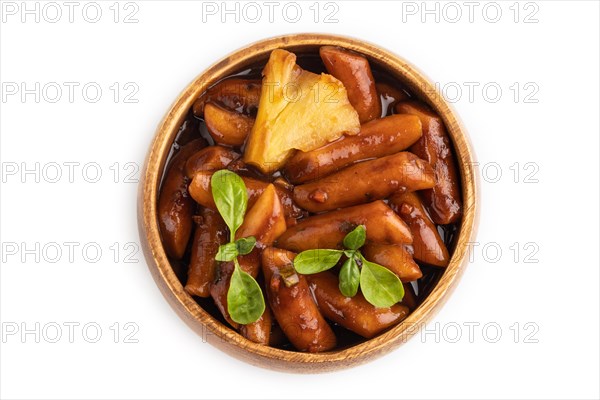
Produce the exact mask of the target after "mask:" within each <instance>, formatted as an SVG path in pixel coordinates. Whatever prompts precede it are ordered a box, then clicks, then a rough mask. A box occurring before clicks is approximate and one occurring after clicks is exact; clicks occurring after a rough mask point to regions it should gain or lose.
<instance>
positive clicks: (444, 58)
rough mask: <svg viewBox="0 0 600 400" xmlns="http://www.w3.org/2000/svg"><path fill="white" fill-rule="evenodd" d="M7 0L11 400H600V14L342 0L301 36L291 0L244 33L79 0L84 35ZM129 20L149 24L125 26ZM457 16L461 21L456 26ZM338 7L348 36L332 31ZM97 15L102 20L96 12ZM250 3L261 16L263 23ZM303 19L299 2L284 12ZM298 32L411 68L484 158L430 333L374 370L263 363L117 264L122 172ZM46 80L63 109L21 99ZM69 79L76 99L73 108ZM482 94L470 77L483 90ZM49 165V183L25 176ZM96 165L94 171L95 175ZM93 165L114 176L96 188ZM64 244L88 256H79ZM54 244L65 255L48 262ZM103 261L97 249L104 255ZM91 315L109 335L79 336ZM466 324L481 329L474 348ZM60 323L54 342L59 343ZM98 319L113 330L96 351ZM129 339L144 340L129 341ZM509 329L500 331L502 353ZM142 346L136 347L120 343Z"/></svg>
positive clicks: (195, 15)
mask: <svg viewBox="0 0 600 400" xmlns="http://www.w3.org/2000/svg"><path fill="white" fill-rule="evenodd" d="M2 3H3V4H2V7H3V8H2V10H3V15H2V18H3V21H2V25H1V27H0V34H1V39H0V49H1V50H0V57H1V61H0V74H1V77H0V78H1V81H2V84H3V87H2V89H3V91H2V95H3V98H2V103H0V106H1V111H0V114H1V115H0V120H1V126H0V127H1V144H0V148H1V160H2V172H3V176H2V190H1V218H0V220H1V223H2V225H1V236H2V237H1V241H2V267H1V270H0V271H1V288H0V296H1V307H0V311H1V321H2V340H1V342H0V346H1V348H0V352H1V364H0V367H1V372H0V388H1V389H0V395H1V397H2V398H63V399H66V398H80V399H83V398H156V399H163V398H172V399H175V398H216V397H224V398H235V397H243V398H275V397H281V398H284V397H290V398H311V397H320V398H354V397H370V398H391V397H396V398H484V397H493V398H505V397H518V398H525V397H537V398H566V397H569V398H598V397H599V396H600V393H599V382H598V376H599V364H598V363H599V348H598V339H599V329H598V319H599V309H598V308H599V306H598V304H599V298H598V289H599V274H598V267H599V259H598V242H599V240H598V239H599V237H598V236H599V235H598V219H599V215H598V204H599V202H598V182H599V176H598V170H599V166H598V149H599V143H598V139H599V124H598V123H599V121H598V110H599V107H600V104H599V97H598V96H599V90H598V88H599V80H598V74H599V58H598V55H599V54H598V52H599V48H600V44H599V30H598V29H599V28H598V27H599V22H600V21H599V5H598V3H597V2H595V1H586V2H568V4H567V2H559V1H556V2H555V1H538V2H530V3H529V4H525V3H520V4H517V5H516V6H515V5H514V2H513V1H509V2H498V3H496V5H497V8H500V9H501V11H502V15H501V16H500V18H499V21H498V22H496V23H492V22H491V20H492V19H494V18H495V17H496V14H495V9H496V5H492V6H489V7H488V8H486V11H487V14H486V13H484V12H483V9H484V6H485V4H486V3H483V2H481V3H477V5H476V8H475V9H474V13H473V15H472V22H471V21H470V20H469V8H468V5H466V4H465V3H463V2H457V3H453V5H451V6H450V7H452V8H450V7H449V6H446V3H438V4H437V7H438V10H439V13H438V17H439V22H436V20H435V19H436V15H435V14H430V15H422V12H423V11H424V7H425V6H424V5H423V4H421V2H404V3H402V2H391V1H385V2H366V1H337V2H335V3H334V6H328V8H327V9H325V4H324V3H320V4H319V5H318V8H319V9H320V11H321V12H320V14H319V15H318V17H317V22H316V23H315V21H314V19H315V14H314V8H313V9H312V10H311V9H310V8H309V7H310V6H311V5H313V4H314V2H313V1H310V2H298V4H299V6H300V8H301V10H302V15H301V17H300V19H299V21H298V22H295V23H292V22H288V21H286V19H285V18H284V16H283V15H282V8H283V4H284V3H280V5H279V6H278V8H275V13H274V15H273V22H270V21H269V16H268V8H267V6H266V5H265V4H264V3H260V2H259V5H261V7H262V10H263V16H262V19H261V20H260V21H259V22H256V23H251V22H248V21H244V15H241V16H240V21H239V22H238V23H236V22H235V21H234V18H235V16H234V15H229V16H226V18H227V21H226V23H221V15H220V14H216V15H206V14H204V18H205V21H203V6H202V3H201V2H193V1H181V2H166V1H136V2H134V6H128V8H127V9H124V7H125V5H124V3H121V4H120V5H118V8H119V9H120V11H121V13H120V14H119V16H118V20H119V22H118V23H115V22H114V20H113V18H114V17H115V14H114V9H115V8H114V7H113V9H110V8H109V7H111V5H112V4H113V3H114V2H113V1H109V2H100V7H101V9H102V11H103V13H102V17H101V18H100V21H99V22H97V23H90V22H87V21H86V20H85V19H84V18H83V17H82V8H83V6H84V5H85V4H86V3H85V2H81V3H80V4H79V6H78V7H77V8H75V13H74V15H73V18H74V21H73V22H72V23H70V22H69V17H68V8H67V6H65V5H64V4H63V3H62V2H59V3H58V5H59V7H60V9H61V10H62V13H63V15H62V19H61V20H60V21H59V22H57V23H50V22H48V21H47V19H53V18H54V17H55V10H51V9H50V8H46V13H47V14H46V15H43V14H42V15H40V21H39V23H38V22H36V21H35V15H29V16H26V21H25V22H24V23H23V22H21V11H22V10H21V7H22V5H21V2H17V3H13V5H14V4H16V5H17V7H19V10H17V11H18V12H17V14H16V15H12V11H11V10H13V9H12V8H9V9H5V7H6V6H7V3H11V2H6V1H3V2H2ZM34 3H35V2H28V5H29V7H31V8H33V7H35V4H34ZM167 3H168V4H167ZM44 4H45V3H43V2H42V3H39V5H38V7H40V13H42V11H43V6H44ZM213 4H216V5H217V6H218V7H222V6H221V3H220V2H218V3H213ZM426 6H427V7H428V8H429V9H435V7H436V5H435V3H433V2H429V3H427V5H426ZM9 7H10V6H9ZM229 7H231V8H233V7H234V5H233V3H229ZM238 7H240V12H241V11H243V9H242V4H240V5H239V6H238ZM313 7H314V6H313ZM490 7H492V8H490ZM511 7H512V8H511ZM136 9H137V12H136V14H135V15H134V16H133V18H136V19H137V20H138V22H137V23H129V24H127V23H123V19H124V17H125V15H127V14H129V13H130V12H132V11H135V10H136ZM457 9H458V10H459V11H460V12H461V13H462V18H461V19H460V20H459V21H458V22H455V23H452V22H451V21H449V20H451V19H455V17H456V10H457ZM6 10H9V11H11V12H7V13H5V11H6ZM335 10H337V12H336V13H335V15H334V16H333V17H332V18H333V19H337V22H332V23H325V22H324V19H325V15H326V14H328V13H329V12H332V11H335ZM515 10H519V11H520V12H519V15H516V14H515ZM87 11H88V12H89V14H88V17H91V18H93V17H94V13H93V9H89V8H88V9H87ZM246 11H247V14H246V17H248V18H254V14H253V13H252V14H250V12H251V11H252V12H253V10H250V9H246ZM293 11H294V10H293V9H288V12H289V15H287V16H286V17H287V18H288V19H292V18H294V13H293ZM413 12H416V14H412V13H413ZM532 13H533V15H530V16H529V18H528V20H529V21H530V22H531V23H525V21H524V20H525V19H526V16H527V15H529V14H532ZM422 17H425V19H426V20H425V22H422V21H421V18H422ZM515 18H516V19H517V22H515ZM486 19H487V20H486ZM535 20H537V22H536V21H535ZM293 32H331V33H338V34H344V35H350V36H354V37H357V38H362V39H364V40H367V41H370V42H372V43H376V44H378V45H380V46H382V47H384V48H387V49H389V50H392V51H393V52H395V53H397V54H399V55H401V56H403V57H404V58H406V59H407V60H409V61H411V62H412V63H414V64H415V65H417V66H418V67H419V68H420V69H421V70H422V71H424V72H425V73H426V74H427V75H428V76H429V77H430V78H431V79H432V80H433V81H434V82H439V83H440V87H441V88H442V89H444V88H445V89H446V95H447V96H448V97H450V98H452V100H453V102H454V106H455V108H456V110H457V111H458V113H459V114H460V116H461V118H462V119H463V121H464V123H465V125H466V127H467V129H468V131H469V132H470V135H471V139H472V143H473V145H474V148H475V150H476V153H477V156H478V159H479V161H480V163H481V165H482V166H486V168H485V169H481V172H482V179H481V202H482V204H481V210H482V212H481V223H480V227H479V234H478V236H477V242H478V243H479V245H478V246H476V247H475V250H474V252H473V254H472V257H473V260H472V263H471V264H470V265H469V267H468V269H467V271H466V273H465V275H464V278H463V280H462V281H461V283H460V285H459V287H458V289H457V290H456V291H455V293H454V295H453V296H452V297H451V299H450V300H449V301H448V303H447V304H446V306H445V307H444V308H443V310H442V311H441V312H440V313H439V314H438V315H437V317H436V318H435V319H434V320H433V321H432V322H431V324H429V325H428V327H427V329H428V332H429V333H428V334H426V335H417V336H415V337H414V338H413V339H412V340H411V341H410V342H409V343H407V344H406V345H404V346H402V347H401V348H399V349H398V350H396V351H394V352H392V353H391V354H389V355H387V356H385V357H383V358H380V359H378V360H376V361H374V362H372V363H370V364H367V365H364V366H361V367H357V368H354V369H350V370H345V371H341V372H336V373H330V374H325V375H293V374H285V373H278V372H272V371H268V370H263V369H260V368H257V367H253V366H250V365H247V364H244V363H243V362H240V361H237V360H236V359H233V358H231V357H229V356H227V355H226V354H224V353H222V352H220V351H219V350H217V349H215V348H213V347H212V346H210V345H208V344H206V343H203V342H202V340H201V338H200V337H198V336H197V335H196V334H195V333H193V332H192V331H191V330H190V329H189V328H188V327H187V326H186V325H185V324H184V323H183V322H182V321H181V320H180V319H179V318H178V317H177V316H176V314H175V313H174V312H173V311H172V309H171V308H170V307H169V305H168V304H167V302H166V301H165V300H164V298H163V297H162V295H161V294H160V292H159V290H158V289H157V287H156V285H155V283H154V282H153V280H152V278H151V276H150V273H149V271H148V269H147V266H146V263H145V261H144V259H143V256H142V255H141V252H137V253H136V254H133V257H132V258H131V259H130V260H129V261H133V262H125V261H126V260H125V256H126V255H127V254H129V253H130V252H131V251H132V249H133V251H135V246H136V245H139V236H138V232H137V219H136V191H137V183H135V180H136V179H137V177H138V176H139V173H136V174H134V175H133V179H131V180H133V181H134V182H126V181H125V176H124V174H125V173H127V172H130V171H133V172H135V170H134V169H132V168H134V167H135V165H141V164H142V162H143V159H144V157H145V154H146V151H147V149H148V146H149V143H150V141H151V139H152V136H153V134H154V130H155V128H156V126H157V124H158V123H159V121H160V119H161V118H162V116H163V114H164V113H165V112H166V111H167V109H168V107H169V106H170V104H171V102H172V101H173V100H174V99H175V97H176V96H177V95H178V93H179V92H180V90H181V89H182V88H184V87H185V85H186V84H187V83H189V82H190V81H191V80H192V79H193V78H194V77H195V76H196V75H197V74H199V73H200V72H201V71H202V70H203V69H205V68H206V67H207V66H208V65H209V64H211V63H212V62H214V61H215V60H217V59H220V58H221V57H223V56H225V55H226V54H228V53H230V52H232V51H234V50H236V49H237V48H239V47H241V46H244V45H246V44H249V43H251V42H253V41H257V40H260V39H263V38H266V37H271V36H275V35H281V34H286V33H293ZM36 82H39V83H40V88H43V87H44V85H47V84H48V83H52V82H56V83H57V84H59V85H61V86H62V88H63V97H62V98H61V99H60V100H59V101H57V102H56V103H51V102H50V101H49V100H52V99H53V98H54V97H55V92H53V91H50V90H51V89H52V87H51V86H52V85H50V86H47V92H46V93H40V99H39V102H36V99H35V95H34V94H29V95H27V96H25V98H24V99H22V98H21V93H20V92H19V93H17V94H15V95H10V94H9V92H11V93H12V89H14V87H15V86H14V85H15V84H16V85H17V86H16V87H19V85H20V84H21V83H25V84H26V85H27V88H30V89H32V88H34V87H35V83H36ZM64 82H76V83H79V85H80V86H78V87H77V88H75V90H74V99H73V102H72V103H71V102H70V101H69V98H68V90H67V87H66V86H64ZM90 82H91V83H96V84H97V85H99V86H100V87H101V88H102V90H103V92H102V96H101V98H100V99H99V101H98V102H96V103H91V102H90V101H88V100H86V99H85V98H83V97H82V91H81V88H82V87H83V86H84V85H85V84H86V83H90ZM115 82H117V83H118V86H119V88H120V93H119V95H118V97H117V102H116V103H115V99H114V95H115V92H114V88H116V87H115V86H112V85H113V84H114V83H115ZM127 83H131V85H130V86H128V87H127V88H125V84H127ZM515 83H516V84H517V85H516V86H514V85H515ZM486 84H487V86H486V88H487V92H485V93H484V92H483V90H482V88H483V87H484V85H486ZM132 85H133V86H132ZM468 85H478V86H474V91H473V93H472V97H471V98H470V96H469V90H468V89H469V86H468ZM526 85H528V86H526ZM111 86H112V87H113V90H111V89H110V87H111ZM135 87H137V88H139V91H138V92H137V93H136V94H135V95H134V96H133V97H132V99H137V100H138V102H137V103H126V102H125V101H124V100H125V95H126V94H127V93H130V92H131V91H132V88H135ZM497 87H500V88H501V90H502V94H501V95H500V96H499V97H498V98H496V97H497V95H496V92H495V88H497ZM517 87H518V88H519V92H518V94H517V93H515V92H516V88H517ZM457 88H458V89H462V95H460V96H458V95H459V94H460V93H457V91H456V89H457ZM511 88H512V89H511ZM125 89H127V90H125ZM19 90H21V88H20V87H19ZM40 90H41V89H40ZM534 92H535V93H534ZM88 95H89V96H92V97H93V96H94V93H93V91H90V92H89V93H88ZM527 95H530V96H527ZM486 96H487V97H486ZM495 100H497V101H495ZM494 101H495V102H494ZM532 101H537V102H532ZM36 162H39V163H40V164H39V168H40V172H39V176H36V174H35V173H32V174H25V175H23V174H22V172H23V169H24V168H29V169H34V168H35V165H36ZM69 162H74V163H80V164H79V165H78V166H77V165H76V166H74V167H73V168H74V176H73V182H70V181H69V176H68V172H69V170H68V167H67V166H66V165H64V163H69ZM53 163H58V165H60V166H61V168H60V172H61V173H62V177H61V179H60V180H59V181H58V182H57V183H51V182H50V181H51V180H53V179H54V178H55V175H56V172H57V169H56V164H53ZM88 163H97V164H90V165H91V167H89V166H88V169H86V171H85V174H84V173H83V171H82V167H83V166H84V165H86V164H88ZM115 163H119V164H118V165H115ZM126 163H134V164H127V165H126ZM515 163H519V164H518V166H516V165H515ZM526 163H530V164H527V165H526ZM94 166H96V167H99V168H100V171H101V173H102V177H101V178H100V180H99V181H98V182H97V183H89V182H87V181H86V179H88V180H90V179H93V178H94V176H95V172H96V169H94V168H93V167H94ZM111 166H112V169H111ZM511 166H512V169H511ZM15 168H17V170H15ZM115 171H119V172H120V174H119V176H117V177H115ZM516 171H519V172H520V173H519V174H518V176H517V175H516V174H515V172H516ZM13 172H15V174H14V175H12V173H13ZM497 173H501V174H502V175H501V176H499V177H497ZM36 180H39V182H36ZM115 180H116V181H117V182H116V183H115ZM515 181H516V182H515ZM536 181H537V182H536ZM65 242H77V243H78V244H77V245H73V246H75V247H74V254H73V259H72V260H70V259H69V254H68V247H67V246H68V245H65V244H64V243H65ZM130 242H131V243H133V245H131V244H129V245H128V243H130ZM36 243H37V246H39V251H37V252H36V250H35V248H36V247H35V246H36ZM114 243H117V246H116V247H114V245H113V244H114ZM515 243H517V245H515ZM86 244H87V245H88V246H87V247H86V249H87V252H86V253H85V254H82V248H83V247H84V245H86ZM111 246H113V247H111ZM125 246H129V247H128V248H127V247H125ZM484 246H485V249H486V251H483V250H482V249H483V248H484ZM57 247H58V248H60V249H61V250H62V257H60V259H58V260H57V261H56V262H52V261H54V258H57V257H58V256H57V253H56V249H57ZM96 247H100V248H101V250H102V255H101V257H100V260H99V261H97V262H91V261H93V260H92V259H91V258H94V257H95V254H94V251H93V250H94V249H95V248H96ZM25 248H26V249H34V250H33V252H32V253H31V254H29V253H27V252H25V251H24V249H25ZM116 248H119V249H120V251H119V253H118V254H116V252H115V250H116ZM498 248H499V249H501V251H502V253H501V254H497V252H496V250H497V249H498ZM44 249H45V250H44ZM517 249H519V251H518V252H517ZM36 256H38V257H39V260H36ZM84 256H86V257H87V259H86V258H85V257H84ZM23 257H24V260H22V258H23ZM115 257H116V260H115ZM136 260H137V261H136ZM23 261H24V262H23ZM115 261H116V262H115ZM535 261H537V262H535ZM70 322H73V323H78V324H80V325H79V326H75V327H74V336H73V338H72V342H73V343H71V342H70V340H69V330H68V327H67V326H66V325H65V324H66V323H67V324H68V323H70ZM127 322H131V323H133V324H135V325H128V326H127V327H126V326H125V324H126V323H127ZM36 323H39V324H40V325H39V327H40V328H39V333H40V337H39V338H36V335H35V334H34V333H29V334H26V335H25V336H22V335H21V334H22V330H23V329H30V330H33V331H34V332H35V330H36V329H35V326H36V325H35V324H36ZM86 323H93V324H97V325H90V326H92V328H90V329H89V330H88V331H87V336H86V335H84V334H83V333H82V327H83V325H84V324H86ZM115 323H119V326H118V332H119V333H120V335H119V337H118V338H115V336H114V335H115V330H117V326H116V325H114V324H115ZM469 323H474V324H479V325H478V326H474V331H473V334H472V335H471V337H469V328H468V325H465V324H469ZM528 323H529V324H528ZM56 324H58V326H60V327H62V328H61V329H62V337H61V338H60V339H59V340H58V342H57V343H51V341H52V339H54V338H55V336H56V329H55V328H56ZM436 324H437V325H436ZM485 324H488V325H487V329H486V330H483V329H482V328H483V326H484V325H485ZM515 324H518V325H515ZM526 324H527V325H526ZM94 326H99V327H100V328H101V329H102V336H101V337H100V339H99V340H98V342H97V343H89V342H88V340H89V339H90V338H91V339H93V338H94V336H95V331H94V329H93V327H94ZM135 326H137V327H138V328H139V330H138V331H137V332H136V333H135V334H134V335H133V337H130V338H129V340H126V339H125V334H127V333H132V332H133V329H134V327H135ZM111 327H112V329H111ZM497 328H500V329H501V336H500V337H499V338H498V339H497V341H495V340H494V339H496V334H497V332H496V330H497ZM15 329H18V331H17V332H16V333H14V334H10V332H13V331H14V330H15ZM435 332H437V337H436V333H435ZM516 333H519V335H518V336H515V334H516ZM457 334H461V335H462V336H460V337H459V338H457ZM115 339H116V342H117V343H115ZM131 339H133V341H135V340H137V343H126V342H128V341H132V340H131ZM38 341H39V343H38ZM453 341H456V343H452V342H453ZM494 341H495V343H494Z"/></svg>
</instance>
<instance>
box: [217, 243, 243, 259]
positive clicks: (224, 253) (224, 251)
mask: <svg viewBox="0 0 600 400" xmlns="http://www.w3.org/2000/svg"><path fill="white" fill-rule="evenodd" d="M237 255H238V249H237V247H236V245H235V243H226V244H222V245H220V246H219V250H218V251H217V255H216V256H215V260H217V261H231V260H233V259H234V258H236V257H237Z"/></svg>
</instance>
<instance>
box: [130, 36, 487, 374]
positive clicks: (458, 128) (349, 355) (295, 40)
mask: <svg viewBox="0 0 600 400" xmlns="http://www.w3.org/2000/svg"><path fill="white" fill-rule="evenodd" d="M323 45H333V46H341V47H344V48H347V49H350V50H354V51H357V52H360V53H362V54H364V55H365V56H367V58H368V59H369V60H370V61H375V62H376V63H378V64H381V65H384V66H385V67H386V68H387V69H388V71H389V72H392V73H393V74H394V75H396V77H397V78H398V79H400V80H401V81H402V83H405V84H407V86H408V87H409V89H410V90H411V91H412V93H414V94H416V95H417V97H419V98H420V99H421V100H423V101H425V102H426V103H427V104H429V106H431V107H432V108H433V109H434V110H435V111H436V113H437V114H438V115H440V117H441V118H442V119H443V121H444V123H445V125H446V128H447V131H448V134H449V136H450V139H451V140H452V143H453V146H454V152H455V156H456V158H457V160H456V161H457V166H458V169H459V172H460V177H461V187H462V196H463V209H464V212H463V216H462V221H461V224H460V228H459V231H458V240H457V243H456V247H455V250H454V252H453V254H452V257H451V260H450V263H449V265H448V267H446V270H445V272H444V273H443V275H442V276H441V277H440V280H439V281H438V283H437V284H436V286H435V287H434V288H433V289H432V291H431V293H430V294H429V295H428V296H427V298H426V299H425V300H424V301H423V302H422V303H421V304H420V305H419V306H418V307H417V308H416V309H415V310H414V311H413V312H412V313H410V314H409V316H408V317H407V318H406V319H405V320H404V321H402V322H400V323H399V324H398V325H396V326H394V327H392V328H391V329H389V330H387V331H386V332H384V333H382V334H380V335H378V336H376V337H374V338H372V339H368V340H365V341H364V342H361V343H359V344H356V345H354V346H351V347H349V348H345V349H341V350H335V351H330V352H324V353H316V354H312V353H302V352H296V351H290V350H282V349H277V348H273V347H269V346H264V345H260V344H257V343H254V342H252V341H250V340H248V339H246V338H244V337H242V336H241V335H240V334H238V333H237V332H236V331H234V330H232V329H231V328H229V327H228V326H226V325H224V324H222V323H221V322H220V321H218V320H216V319H215V318H214V317H212V316H211V315H210V314H209V313H208V312H206V311H204V309H203V308H202V307H201V306H200V305H199V304H198V303H196V301H195V300H194V299H193V298H192V296H191V295H189V294H188V293H187V292H186V291H185V290H184V288H183V286H182V284H181V283H180V282H179V280H178V278H177V276H176V275H175V272H174V270H173V268H172V266H171V264H170V262H169V260H168V258H167V255H166V253H165V251H164V249H163V247H162V242H161V239H160V232H159V227H158V218H157V203H158V190H159V186H160V182H161V179H162V175H163V172H164V167H165V163H166V160H167V158H168V155H169V153H170V149H171V145H172V142H173V140H174V139H175V135H176V134H177V132H178V129H179V127H180V125H181V123H182V122H183V120H184V118H185V117H186V115H187V112H188V110H189V109H190V107H191V105H192V104H193V101H194V100H195V99H196V98H197V97H198V96H199V95H200V94H201V93H202V92H204V90H206V89H207V88H208V87H210V86H211V85H212V84H214V83H215V82H217V81H218V80H219V79H222V78H223V77H225V76H227V75H231V74H232V73H234V72H236V71H239V69H240V68H241V67H242V66H246V65H249V64H252V63H253V62H255V61H257V60H258V59H260V58H264V57H265V55H268V54H269V53H270V52H271V51H272V50H274V49H277V48H286V49H291V50H293V49H294V48H303V47H304V48H307V47H317V46H323ZM475 165H476V158H475V154H474V151H473V149H472V146H471V144H470V140H469V137H468V134H467V132H466V130H465V128H464V127H463V125H462V123H461V121H460V119H459V118H458V116H457V114H456V112H455V111H454V109H453V108H452V107H451V105H450V104H449V103H448V102H447V101H446V100H445V99H444V98H443V96H442V95H441V93H440V92H439V91H438V90H437V89H436V87H435V86H434V85H432V84H431V81H430V80H429V79H428V78H427V77H426V76H425V75H424V74H423V73H422V72H420V71H419V70H418V69H417V68H416V67H415V66H413V65H412V64H410V63H409V62H407V61H406V60H404V59H403V58H401V57H399V56H397V55H396V54H394V53H392V52H390V51H388V50H386V49H384V48H382V47H380V46H377V45H374V44H371V43H369V42H366V41H364V40H362V39H355V38H352V37H348V36H340V35H332V34H321V33H299V34H290V35H285V36H278V37H272V38H267V39H263V40H260V41H257V42H254V43H252V44H249V45H247V46H244V47H242V48H241V49H239V50H236V51H234V52H233V53H231V54H229V55H227V56H225V57H224V58H222V59H221V60H219V61H217V62H216V63H214V64H212V65H211V66H209V67H208V68H207V69H206V70H204V71H203V72H202V73H200V74H199V75H198V76H196V78H194V80H193V81H192V82H191V83H190V84H188V85H187V86H186V87H185V89H184V90H183V91H182V92H181V94H180V95H179V96H178V97H177V99H176V100H175V101H174V103H173V104H172V106H171V107H170V108H169V111H168V112H167V113H166V115H165V117H164V118H163V120H162V121H161V123H160V124H159V126H158V128H157V130H156V133H155V136H154V139H153V140H152V143H151V146H150V149H149V151H148V154H147V157H146V160H145V165H144V168H143V173H142V175H141V179H140V184H139V193H138V227H139V234H140V241H141V243H142V248H143V250H144V255H145V258H146V261H147V264H148V267H149V269H150V271H151V273H152V276H153V277H154V280H155V281H156V283H157V285H158V286H159V288H160V289H161V292H162V293H163V295H164V296H165V298H166V299H167V300H168V302H169V303H170V305H171V306H172V307H173V308H174V309H175V311H176V312H177V313H178V314H179V315H180V317H181V318H182V319H183V320H184V321H185V322H186V323H187V324H188V325H189V326H190V327H191V328H193V329H194V330H195V331H196V332H197V333H198V334H200V335H201V336H202V341H203V342H209V343H211V344H213V345H215V346H216V347H218V348H220V349H221V350H224V351H225V352H227V353H228V354H230V355H233V356H235V357H237V358H239V359H242V360H244V361H247V362H249V363H251V364H254V365H258V366H261V367H265V368H269V369H275V370H282V371H294V372H305V373H314V372H323V371H331V370H334V369H339V368H347V367H351V366H354V365H358V364H360V363H364V362H366V361H369V360H372V359H373V358H375V357H377V356H380V355H382V354H384V353H387V352H389V351H391V350H393V349H395V348H397V347H398V346H400V345H401V344H403V343H405V342H406V341H407V340H408V339H409V338H411V337H412V336H413V335H415V334H416V333H417V332H418V331H419V330H420V329H421V328H422V327H423V326H424V324H425V323H427V322H428V321H429V320H430V319H431V318H432V317H433V316H434V315H435V314H436V313H437V312H438V311H439V309H440V308H441V307H442V305H443V304H444V303H445V301H446V300H447V299H448V298H449V296H450V294H451V293H452V291H453V290H454V289H455V287H456V284H457V283H458V281H459V279H460V277H461V275H462V273H463V272H464V270H465V267H466V265H467V257H466V255H467V250H468V248H469V247H468V245H469V242H472V241H473V239H474V237H475V234H476V230H477V224H478V216H479V215H478V211H479V210H478V205H479V198H478V192H479V189H478V188H479V182H478V175H477V174H476V173H475V172H474V167H475Z"/></svg>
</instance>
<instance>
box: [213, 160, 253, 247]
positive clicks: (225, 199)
mask: <svg viewBox="0 0 600 400" xmlns="http://www.w3.org/2000/svg"><path fill="white" fill-rule="evenodd" d="M210 185H211V191H212V195H213V199H214V201H215V204H216V206H217V209H218V210H219V214H221V217H223V220H224V221H225V223H226V224H227V226H228V227H229V231H230V235H231V238H234V237H235V232H236V231H237V230H238V228H239V227H240V225H242V222H243V221H244V215H245V214H246V207H247V206H248V193H247V192H246V185H245V184H244V181H243V180H242V178H240V177H239V176H238V175H237V174H236V173H234V172H231V171H228V170H226V169H222V170H219V171H217V172H215V173H214V174H213V176H212V178H211V180H210Z"/></svg>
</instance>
